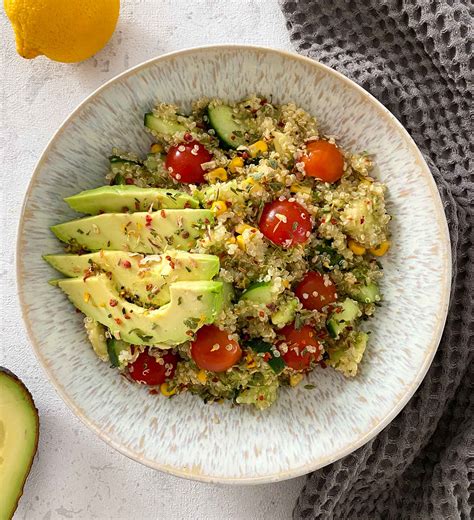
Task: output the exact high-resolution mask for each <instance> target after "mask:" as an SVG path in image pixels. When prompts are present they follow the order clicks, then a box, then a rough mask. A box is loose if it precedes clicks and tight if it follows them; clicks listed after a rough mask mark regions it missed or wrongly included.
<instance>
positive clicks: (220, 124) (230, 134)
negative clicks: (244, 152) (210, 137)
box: [207, 105, 248, 149]
mask: <svg viewBox="0 0 474 520" xmlns="http://www.w3.org/2000/svg"><path fill="white" fill-rule="evenodd" d="M207 116H208V118H209V124H210V125H211V126H212V128H213V129H214V131H215V132H216V135H217V137H218V138H219V140H220V141H221V144H222V147H223V148H234V149H235V148H238V147H239V146H245V145H247V144H248V140H247V138H246V133H248V126H247V125H246V124H245V120H242V119H239V118H238V117H237V114H236V113H235V112H234V110H233V108H231V107H229V106H228V105H215V106H208V107H207Z"/></svg>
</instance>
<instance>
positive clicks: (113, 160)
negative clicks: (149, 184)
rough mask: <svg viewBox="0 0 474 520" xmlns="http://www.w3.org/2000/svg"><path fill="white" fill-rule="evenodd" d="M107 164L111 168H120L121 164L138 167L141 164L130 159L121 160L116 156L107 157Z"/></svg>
mask: <svg viewBox="0 0 474 520" xmlns="http://www.w3.org/2000/svg"><path fill="white" fill-rule="evenodd" d="M109 162H110V165H111V166H122V165H123V164H138V165H139V166H140V165H141V163H140V162H138V161H132V159H123V158H122V157H119V156H118V155H111V156H110V157H109Z"/></svg>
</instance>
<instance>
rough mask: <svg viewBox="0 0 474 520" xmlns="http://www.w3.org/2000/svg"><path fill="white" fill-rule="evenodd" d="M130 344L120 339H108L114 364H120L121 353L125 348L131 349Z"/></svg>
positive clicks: (108, 349)
mask: <svg viewBox="0 0 474 520" xmlns="http://www.w3.org/2000/svg"><path fill="white" fill-rule="evenodd" d="M129 348H130V344H129V343H125V341H121V340H119V339H115V338H110V339H108V340H107V353H108V355H109V360H110V362H111V363H112V366H114V367H118V366H120V361H119V355H120V352H122V351H123V350H129Z"/></svg>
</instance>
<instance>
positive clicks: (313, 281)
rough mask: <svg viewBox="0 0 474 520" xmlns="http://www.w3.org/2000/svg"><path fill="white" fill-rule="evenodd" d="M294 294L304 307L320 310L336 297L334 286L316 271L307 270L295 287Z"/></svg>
mask: <svg viewBox="0 0 474 520" xmlns="http://www.w3.org/2000/svg"><path fill="white" fill-rule="evenodd" d="M295 294H296V296H298V299H299V300H300V302H301V303H302V304H303V307H304V308H305V309H310V310H316V311H320V310H321V309H322V308H323V307H325V306H326V305H329V304H330V303H334V302H335V301H336V299H337V293H336V286H335V285H334V283H333V282H332V281H331V280H330V279H329V277H326V279H325V278H324V276H323V275H322V274H321V273H318V272H316V271H309V272H307V273H306V274H305V275H304V277H303V279H302V280H301V282H300V283H299V284H298V285H297V287H296V289H295Z"/></svg>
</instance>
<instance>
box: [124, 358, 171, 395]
mask: <svg viewBox="0 0 474 520" xmlns="http://www.w3.org/2000/svg"><path fill="white" fill-rule="evenodd" d="M162 359H163V364H160V363H158V361H157V359H156V358H155V357H154V356H150V354H149V353H148V351H147V350H145V351H144V352H142V353H141V354H140V355H139V356H138V357H137V359H136V360H135V361H134V362H133V363H131V364H130V365H128V373H129V374H130V377H131V378H132V379H134V380H135V381H136V382H137V383H141V384H144V385H150V386H155V385H161V384H162V383H164V382H165V381H166V380H167V379H173V377H174V372H175V370H176V365H177V363H178V356H176V355H175V354H173V353H171V352H167V353H166V354H165V355H164V356H163V357H162Z"/></svg>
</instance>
